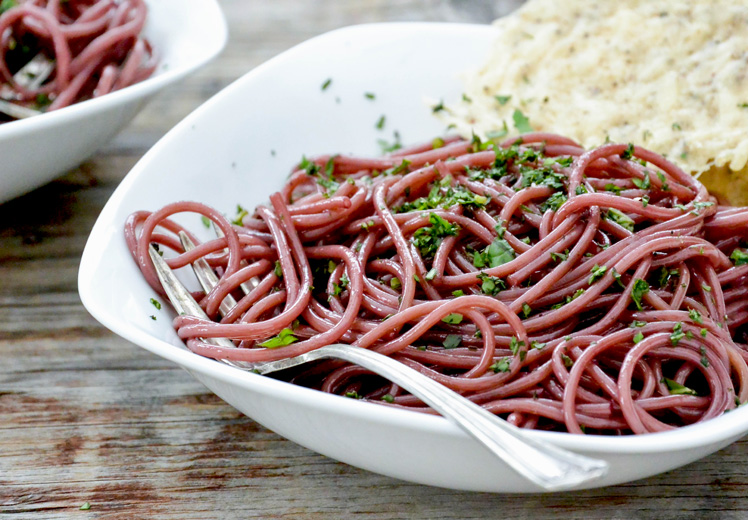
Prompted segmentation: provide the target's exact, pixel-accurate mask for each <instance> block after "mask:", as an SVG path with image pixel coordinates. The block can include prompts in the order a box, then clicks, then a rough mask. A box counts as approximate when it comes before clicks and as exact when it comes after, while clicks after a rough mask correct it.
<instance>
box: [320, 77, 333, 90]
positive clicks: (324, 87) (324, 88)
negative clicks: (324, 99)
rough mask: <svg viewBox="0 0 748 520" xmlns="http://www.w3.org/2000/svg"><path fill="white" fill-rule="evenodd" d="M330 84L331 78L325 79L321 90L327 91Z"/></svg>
mask: <svg viewBox="0 0 748 520" xmlns="http://www.w3.org/2000/svg"><path fill="white" fill-rule="evenodd" d="M331 83H332V78H327V79H326V80H325V82H324V83H322V90H327V89H328V87H329V86H330V84H331Z"/></svg>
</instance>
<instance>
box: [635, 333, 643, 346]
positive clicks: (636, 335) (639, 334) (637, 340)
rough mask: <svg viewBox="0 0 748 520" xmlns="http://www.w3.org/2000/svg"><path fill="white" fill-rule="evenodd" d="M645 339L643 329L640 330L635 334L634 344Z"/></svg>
mask: <svg viewBox="0 0 748 520" xmlns="http://www.w3.org/2000/svg"><path fill="white" fill-rule="evenodd" d="M643 339H644V334H642V332H641V331H639V332H637V333H636V334H634V344H637V343H639V342H640V341H641V340H643Z"/></svg>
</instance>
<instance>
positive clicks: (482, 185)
mask: <svg viewBox="0 0 748 520" xmlns="http://www.w3.org/2000/svg"><path fill="white" fill-rule="evenodd" d="M180 212H195V213H198V214H201V215H203V216H204V217H206V218H207V219H210V220H212V221H213V222H214V223H215V224H216V225H217V226H218V227H219V228H220V229H221V230H222V231H223V234H224V235H225V236H224V237H222V238H216V239H214V240H210V241H207V242H203V243H201V244H199V245H198V247H197V248H196V249H194V250H192V251H190V252H187V253H185V252H184V251H183V249H182V248H181V246H180V244H179V241H178V239H177V238H176V235H175V234H176V233H177V232H178V231H179V230H181V229H182V228H181V226H179V225H178V224H177V223H175V222H174V221H173V220H171V219H170V217H171V216H172V215H174V214H176V213H180ZM746 223H748V208H732V207H724V206H718V205H717V204H716V202H715V200H714V199H713V198H712V197H711V196H710V195H709V193H708V192H707V190H706V189H705V188H704V187H703V186H702V185H701V184H700V183H699V181H698V180H696V179H694V178H693V177H691V176H690V175H688V174H686V173H685V172H683V171H682V170H680V169H679V168H678V167H677V166H675V165H674V164H672V163H671V162H669V161H667V160H666V159H664V158H663V157H661V156H659V155H657V154H655V153H653V152H650V151H648V150H646V149H644V148H641V147H638V146H633V145H626V144H606V145H604V146H601V147H599V148H596V149H593V150H589V151H585V150H584V149H582V148H581V147H580V146H579V145H578V144H576V143H575V142H574V141H572V140H570V139H567V138H565V137H561V136H557V135H553V134H546V133H530V134H525V135H524V136H522V137H521V138H520V139H510V140H507V141H504V142H501V143H498V142H496V143H494V142H481V141H480V140H478V139H477V138H476V139H473V140H472V141H467V140H463V139H459V138H448V139H437V140H435V141H434V142H433V143H427V144H424V145H421V146H416V147H413V148H409V149H406V150H401V151H398V152H396V153H393V154H391V155H389V156H385V157H380V158H358V157H349V156H342V155H331V156H320V157H316V158H314V159H312V160H307V159H304V160H303V161H302V162H301V163H300V164H299V165H298V167H297V168H296V169H295V170H294V171H293V172H292V174H291V176H290V177H289V179H288V180H287V182H286V184H285V185H284V187H283V188H282V190H281V191H280V192H277V193H274V194H273V195H272V196H271V197H270V201H269V203H268V204H267V205H262V206H259V207H258V208H256V209H255V210H254V211H252V212H247V211H244V210H241V211H240V213H239V215H237V219H236V221H235V222H231V221H230V220H229V219H227V218H226V217H224V216H223V215H222V214H221V213H220V212H219V211H217V210H215V209H213V208H210V207H207V206H205V205H203V204H201V203H198V202H177V203H174V204H170V205H168V206H166V207H164V208H162V209H159V210H157V211H155V212H147V211H140V212H137V213H134V214H133V215H131V216H130V218H129V219H128V221H127V222H126V225H125V237H126V240H127V243H128V245H129V248H130V250H131V251H132V254H133V256H134V258H135V260H136V261H137V263H138V265H139V266H140V269H141V270H142V272H143V274H144V276H145V278H146V279H147V280H148V282H149V283H150V284H151V285H152V286H153V287H154V289H156V290H157V291H161V288H160V286H159V284H158V281H157V278H156V275H155V272H154V270H153V266H152V265H151V264H150V260H149V258H148V254H147V247H148V245H149V244H150V243H156V244H159V245H160V247H161V248H162V249H170V250H172V251H173V252H175V253H176V256H172V257H171V258H169V259H168V263H169V265H170V266H171V267H172V268H180V267H184V266H186V265H188V264H189V263H190V262H192V261H194V260H195V259H196V258H199V257H204V258H206V259H207V261H208V262H209V263H210V264H211V265H212V266H213V267H214V268H215V269H216V271H217V273H218V274H219V276H220V279H221V281H220V283H219V285H218V286H216V287H215V289H214V290H212V291H211V292H210V293H209V294H202V293H200V294H196V296H197V297H198V299H199V301H200V303H201V305H202V306H203V308H204V309H205V311H206V313H207V314H208V315H209V316H211V317H212V318H213V320H212V321H205V320H201V319H198V318H195V317H188V316H180V317H177V318H176V319H175V322H174V326H175V328H176V330H177V331H178V334H179V336H180V337H181V338H183V339H184V340H185V342H186V344H187V346H188V348H190V349H191V350H192V351H194V352H196V353H198V354H201V355H204V356H208V357H212V358H223V359H232V360H241V361H250V362H262V361H269V360H275V359H279V358H284V357H289V356H293V355H298V354H301V353H303V352H306V351H309V350H312V349H315V348H318V347H320V346H322V345H326V344H330V343H334V342H345V343H351V344H354V345H357V346H360V347H364V348H369V349H373V350H376V351H378V352H380V353H383V354H386V355H389V356H393V357H395V358H396V359H398V360H400V361H401V362H402V363H405V364H407V365H409V366H411V367H413V368H415V369H416V370H419V371H420V372H422V373H424V374H427V375H428V376H430V377H432V378H434V379H436V380H437V381H439V382H441V383H443V384H444V385H446V386H448V387H450V388H452V389H454V390H456V391H458V392H460V393H461V394H463V395H465V396H466V397H467V398H469V399H471V400H473V401H475V402H477V403H479V404H481V405H482V406H484V407H486V408H487V409H488V410H490V411H492V412H494V413H496V414H500V415H502V416H504V417H506V418H507V419H508V420H509V421H510V422H512V423H515V424H518V425H520V426H523V427H528V428H539V429H552V430H561V431H568V432H572V433H582V432H587V433H600V434H628V433H646V432H656V431H662V430H668V429H671V428H675V427H678V426H682V425H686V424H691V423H694V422H697V421H703V420H707V419H710V418H713V417H715V416H717V415H720V414H722V413H724V412H726V411H729V410H731V409H733V408H735V407H736V406H738V405H739V404H741V403H743V402H745V401H746V399H748V366H747V365H746V360H748V349H747V348H746V345H745V342H746V339H745V332H746V331H745V327H744V325H745V324H746V323H747V322H748V299H746V298H745V291H746V289H745V286H746V281H748V253H746V250H745V249H744V246H745V243H744V241H745V240H746V239H748V237H747V236H746V235H747V234H748V232H747V231H746ZM192 238H193V240H195V241H197V239H196V237H194V236H192ZM166 256H167V257H168V256H170V255H166ZM253 278H255V279H256V280H259V283H257V284H256V287H255V288H254V289H252V290H251V291H250V292H249V294H247V295H246V296H244V295H241V293H239V292H238V290H237V289H238V287H239V285H240V284H241V283H243V282H246V281H248V280H250V279H253ZM229 293H232V294H234V295H235V296H239V297H240V298H239V303H238V305H237V307H236V308H235V309H234V310H233V311H232V312H231V313H229V314H228V315H227V316H225V317H223V318H221V317H220V316H219V315H218V307H219V304H220V302H221V301H222V300H223V298H224V297H225V296H226V295H227V294H229ZM206 337H228V338H231V339H233V340H234V341H235V344H236V348H233V349H226V348H219V347H215V346H213V345H210V344H207V343H205V342H204V341H202V340H201V339H200V338H206ZM292 381H294V382H297V383H299V384H306V385H310V386H313V387H315V388H319V389H321V390H323V391H327V392H334V393H339V394H342V395H347V396H349V397H358V398H363V399H367V400H373V401H378V402H382V403H384V404H386V405H389V406H398V407H407V408H411V409H416V410H421V411H428V409H427V408H425V407H424V406H423V405H422V403H420V402H419V401H418V400H417V399H415V398H414V397H412V396H410V395H408V394H406V393H404V392H403V391H402V390H401V389H399V388H398V387H396V386H394V385H392V384H391V383H389V382H387V381H384V380H382V379H380V378H378V377H377V376H374V375H373V374H370V373H368V372H367V371H365V370H364V369H362V368H360V367H355V366H346V365H342V364H340V363H337V362H325V363H320V364H319V365H316V366H314V367H313V368H311V369H309V370H306V371H304V372H302V373H298V374H295V375H294V376H293V378H292Z"/></svg>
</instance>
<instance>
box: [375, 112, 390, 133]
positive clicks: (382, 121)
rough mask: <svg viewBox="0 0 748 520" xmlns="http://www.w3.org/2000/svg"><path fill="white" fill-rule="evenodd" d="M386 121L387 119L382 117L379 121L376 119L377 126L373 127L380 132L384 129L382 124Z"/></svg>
mask: <svg viewBox="0 0 748 520" xmlns="http://www.w3.org/2000/svg"><path fill="white" fill-rule="evenodd" d="M386 120H387V118H386V117H385V116H384V115H382V116H380V117H379V119H377V124H376V125H374V126H376V128H377V130H382V129H383V128H384V123H385V121H386Z"/></svg>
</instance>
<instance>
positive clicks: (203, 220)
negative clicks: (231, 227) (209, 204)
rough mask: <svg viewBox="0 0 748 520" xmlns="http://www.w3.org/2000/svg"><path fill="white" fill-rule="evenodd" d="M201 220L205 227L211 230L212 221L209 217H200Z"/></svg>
mask: <svg viewBox="0 0 748 520" xmlns="http://www.w3.org/2000/svg"><path fill="white" fill-rule="evenodd" d="M200 220H201V221H202V223H203V226H205V227H206V228H208V229H210V223H211V220H210V219H209V218H208V217H206V216H205V215H200Z"/></svg>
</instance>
